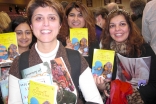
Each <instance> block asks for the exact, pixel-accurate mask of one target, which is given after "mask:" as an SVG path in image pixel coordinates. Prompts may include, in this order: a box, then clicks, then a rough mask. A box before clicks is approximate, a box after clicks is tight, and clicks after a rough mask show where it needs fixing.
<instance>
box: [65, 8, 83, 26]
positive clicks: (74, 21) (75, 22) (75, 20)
mask: <svg viewBox="0 0 156 104" xmlns="http://www.w3.org/2000/svg"><path fill="white" fill-rule="evenodd" d="M67 18H68V25H69V27H70V28H83V27H84V26H85V20H84V17H83V15H82V13H81V12H80V9H79V8H73V9H72V10H71V11H70V13H69V14H68V17H67Z"/></svg>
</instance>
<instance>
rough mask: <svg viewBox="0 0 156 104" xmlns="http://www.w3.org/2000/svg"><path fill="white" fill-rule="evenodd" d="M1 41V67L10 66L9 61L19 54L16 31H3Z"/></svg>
mask: <svg viewBox="0 0 156 104" xmlns="http://www.w3.org/2000/svg"><path fill="white" fill-rule="evenodd" d="M0 42H1V44H0V67H4V66H5V65H6V66H9V65H11V64H9V63H11V62H12V61H13V60H14V59H15V57H16V56H18V55H19V52H18V44H17V37H16V33H15V32H10V33H1V34H0ZM6 63H8V64H6ZM1 64H3V65H1Z"/></svg>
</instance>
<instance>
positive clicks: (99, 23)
mask: <svg viewBox="0 0 156 104" xmlns="http://www.w3.org/2000/svg"><path fill="white" fill-rule="evenodd" d="M92 11H93V14H94V18H95V21H96V24H95V29H96V38H97V40H98V42H99V43H100V40H101V33H102V30H103V29H104V28H105V22H106V19H107V15H108V10H107V9H106V8H103V7H97V8H94V9H93V10H92Z"/></svg>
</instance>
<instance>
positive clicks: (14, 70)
mask: <svg viewBox="0 0 156 104" xmlns="http://www.w3.org/2000/svg"><path fill="white" fill-rule="evenodd" d="M58 57H62V58H63V60H64V62H65V64H66V66H67V69H68V71H69V73H70V74H71V66H70V63H69V61H68V57H67V53H66V50H65V48H64V47H63V45H62V44H61V43H60V46H59V49H58V52H57V54H56V57H55V58H58ZM18 61H19V57H17V58H15V59H14V61H13V63H12V65H11V68H10V72H9V73H10V74H12V75H14V76H16V77H18V78H20V79H21V74H20V71H19V66H18ZM39 63H42V60H41V59H40V57H39V55H38V54H37V52H36V50H35V44H34V45H33V46H32V48H31V49H30V54H29V67H31V66H34V65H36V64H39ZM87 67H88V64H87V62H86V60H85V59H84V58H83V57H81V69H80V70H81V73H83V71H84V70H85V69H86V68H87ZM77 103H78V104H83V102H82V100H81V99H78V102H77Z"/></svg>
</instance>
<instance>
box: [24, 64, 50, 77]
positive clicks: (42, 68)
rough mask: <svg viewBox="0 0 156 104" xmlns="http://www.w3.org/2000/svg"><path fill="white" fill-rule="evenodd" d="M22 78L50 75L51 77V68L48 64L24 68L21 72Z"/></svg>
mask: <svg viewBox="0 0 156 104" xmlns="http://www.w3.org/2000/svg"><path fill="white" fill-rule="evenodd" d="M21 74H22V78H31V77H38V76H46V75H50V76H51V77H52V72H51V68H50V66H49V63H48V62H43V63H40V64H37V65H35V66H32V67H29V68H26V69H24V70H22V71H21Z"/></svg>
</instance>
